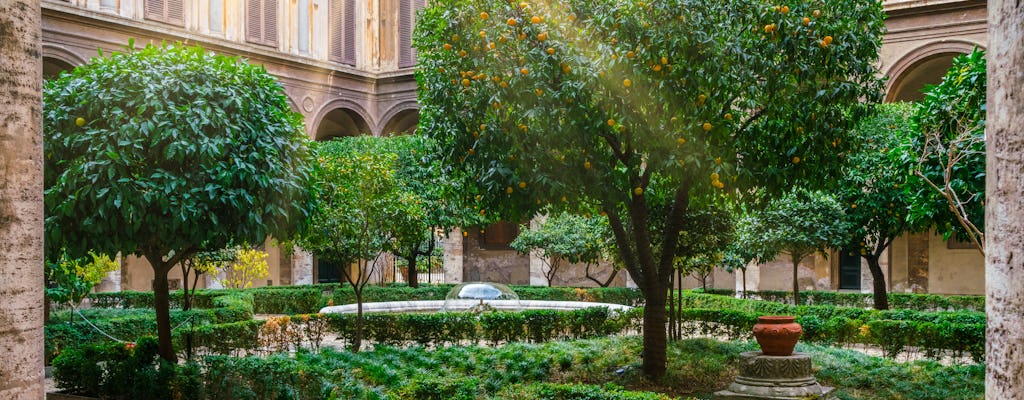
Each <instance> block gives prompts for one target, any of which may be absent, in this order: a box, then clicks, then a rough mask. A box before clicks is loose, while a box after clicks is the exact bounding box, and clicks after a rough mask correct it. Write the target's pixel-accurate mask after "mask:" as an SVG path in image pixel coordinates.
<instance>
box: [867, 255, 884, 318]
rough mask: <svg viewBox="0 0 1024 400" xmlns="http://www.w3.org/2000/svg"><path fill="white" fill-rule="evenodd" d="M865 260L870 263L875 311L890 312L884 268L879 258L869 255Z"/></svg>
mask: <svg viewBox="0 0 1024 400" xmlns="http://www.w3.org/2000/svg"><path fill="white" fill-rule="evenodd" d="M864 259H865V260H867V261H868V270H869V271H871V281H872V287H873V290H874V300H875V309H876V310H888V309H889V287H888V285H886V284H885V274H883V273H882V266H881V265H880V264H879V263H878V256H876V255H874V254H869V255H867V256H865V257H864Z"/></svg>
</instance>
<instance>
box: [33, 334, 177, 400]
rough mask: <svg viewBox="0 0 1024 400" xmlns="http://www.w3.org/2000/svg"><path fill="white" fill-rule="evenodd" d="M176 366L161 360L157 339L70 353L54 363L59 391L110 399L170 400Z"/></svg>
mask: <svg viewBox="0 0 1024 400" xmlns="http://www.w3.org/2000/svg"><path fill="white" fill-rule="evenodd" d="M175 375H176V372H175V366H174V365H173V364H170V363H167V362H166V361H163V360H162V359H160V358H159V356H157V343H156V339H155V338H151V337H145V338H142V339H140V340H139V341H138V342H137V343H102V344H94V345H87V346H83V347H79V348H73V349H68V350H66V351H64V352H62V353H61V354H60V355H59V356H57V358H56V359H54V360H53V378H54V382H55V383H56V384H57V386H58V387H60V388H62V389H64V390H67V391H69V392H72V393H76V394H81V395H87V396H97V397H103V398H110V399H169V398H171V387H170V385H171V382H172V381H174V380H175Z"/></svg>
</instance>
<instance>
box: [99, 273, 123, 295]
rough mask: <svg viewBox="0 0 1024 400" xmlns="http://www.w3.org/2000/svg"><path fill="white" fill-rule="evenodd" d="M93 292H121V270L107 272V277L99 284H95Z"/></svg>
mask: <svg viewBox="0 0 1024 400" xmlns="http://www.w3.org/2000/svg"><path fill="white" fill-rule="evenodd" d="M93 291H95V292H97V293H99V292H120V291H121V268H118V269H116V270H113V271H110V272H107V276H106V277H104V278H103V280H102V281H100V283H97V284H96V287H95V288H93Z"/></svg>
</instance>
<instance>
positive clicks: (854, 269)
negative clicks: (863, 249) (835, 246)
mask: <svg viewBox="0 0 1024 400" xmlns="http://www.w3.org/2000/svg"><path fill="white" fill-rule="evenodd" d="M839 288H840V289H848V290H860V256H859V255H857V253H855V252H853V251H851V250H843V251H842V252H841V253H840V254H839Z"/></svg>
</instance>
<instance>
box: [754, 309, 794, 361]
mask: <svg viewBox="0 0 1024 400" xmlns="http://www.w3.org/2000/svg"><path fill="white" fill-rule="evenodd" d="M794 321H796V317H789V316H780V315H770V316H764V317H757V324H755V325H754V338H755V339H757V344H758V345H760V346H761V352H762V353H764V355H766V356H788V355H791V354H793V348H794V347H796V342H797V341H798V340H800V336H801V335H803V333H804V329H803V328H802V327H800V324H798V323H796V322H794Z"/></svg>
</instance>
